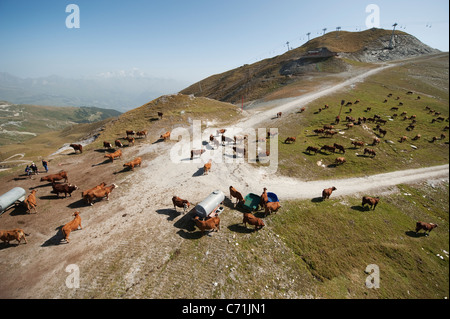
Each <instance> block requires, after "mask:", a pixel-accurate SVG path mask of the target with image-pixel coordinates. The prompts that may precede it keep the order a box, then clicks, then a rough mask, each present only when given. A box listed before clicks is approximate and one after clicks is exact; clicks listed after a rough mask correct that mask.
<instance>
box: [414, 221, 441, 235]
mask: <svg viewBox="0 0 450 319" xmlns="http://www.w3.org/2000/svg"><path fill="white" fill-rule="evenodd" d="M436 227H438V225H437V224H433V223H425V222H420V221H419V222H417V223H416V233H418V232H419V231H420V230H422V229H423V230H424V231H425V234H426V233H427V231H428V234H429V233H430V232H431V231H432V230H433V229H435V228H436Z"/></svg>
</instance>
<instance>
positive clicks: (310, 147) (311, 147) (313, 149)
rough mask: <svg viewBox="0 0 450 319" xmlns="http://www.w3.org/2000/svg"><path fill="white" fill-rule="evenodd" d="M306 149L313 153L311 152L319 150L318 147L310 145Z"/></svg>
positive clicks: (315, 152)
mask: <svg viewBox="0 0 450 319" xmlns="http://www.w3.org/2000/svg"><path fill="white" fill-rule="evenodd" d="M306 151H307V152H308V153H309V154H311V152H313V153H314V154H317V152H318V151H319V148H318V147H314V146H308V147H307V148H306Z"/></svg>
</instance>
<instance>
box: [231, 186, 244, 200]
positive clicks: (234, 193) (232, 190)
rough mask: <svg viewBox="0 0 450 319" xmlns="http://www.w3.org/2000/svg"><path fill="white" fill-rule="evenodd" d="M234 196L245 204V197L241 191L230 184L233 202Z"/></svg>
mask: <svg viewBox="0 0 450 319" xmlns="http://www.w3.org/2000/svg"><path fill="white" fill-rule="evenodd" d="M233 197H234V198H236V199H237V203H239V204H245V199H244V197H243V196H242V194H241V193H239V192H238V191H237V190H236V188H234V187H233V186H230V200H231V202H233Z"/></svg>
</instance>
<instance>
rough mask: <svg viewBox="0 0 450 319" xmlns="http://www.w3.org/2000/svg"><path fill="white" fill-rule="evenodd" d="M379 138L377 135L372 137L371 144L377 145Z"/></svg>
mask: <svg viewBox="0 0 450 319" xmlns="http://www.w3.org/2000/svg"><path fill="white" fill-rule="evenodd" d="M380 142H381V141H380V139H379V138H378V137H374V138H373V142H372V146H375V145H378V144H380Z"/></svg>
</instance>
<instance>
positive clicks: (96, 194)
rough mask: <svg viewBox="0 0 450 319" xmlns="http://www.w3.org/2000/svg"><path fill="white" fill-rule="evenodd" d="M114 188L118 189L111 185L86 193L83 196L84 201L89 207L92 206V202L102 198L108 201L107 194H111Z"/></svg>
mask: <svg viewBox="0 0 450 319" xmlns="http://www.w3.org/2000/svg"><path fill="white" fill-rule="evenodd" d="M114 188H118V186H117V185H116V184H112V185H110V186H105V187H103V188H100V189H96V190H94V191H92V192H89V193H87V194H86V195H85V196H84V199H85V200H86V202H87V203H88V204H90V205H93V201H94V200H95V199H97V198H100V199H103V198H104V197H106V200H109V194H110V193H111V192H112V190H113V189H114Z"/></svg>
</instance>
